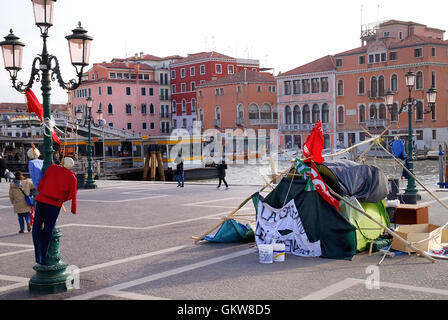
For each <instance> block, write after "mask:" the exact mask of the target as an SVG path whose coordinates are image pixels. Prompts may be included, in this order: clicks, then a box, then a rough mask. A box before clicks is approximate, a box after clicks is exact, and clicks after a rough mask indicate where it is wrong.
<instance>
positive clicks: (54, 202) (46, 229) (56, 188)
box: [33, 158, 78, 264]
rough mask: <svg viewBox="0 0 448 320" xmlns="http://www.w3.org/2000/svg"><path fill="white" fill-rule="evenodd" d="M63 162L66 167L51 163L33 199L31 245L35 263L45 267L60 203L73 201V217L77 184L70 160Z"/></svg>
mask: <svg viewBox="0 0 448 320" xmlns="http://www.w3.org/2000/svg"><path fill="white" fill-rule="evenodd" d="M70 160H71V161H70ZM63 162H64V166H65V167H62V166H58V165H55V164H51V165H50V166H49V167H48V169H47V170H46V171H45V173H44V175H43V177H42V180H40V183H39V186H38V187H37V190H38V191H39V195H38V196H37V197H36V212H35V217H34V224H33V242H34V253H35V257H36V262H37V263H39V264H46V263H45V258H46V256H47V253H48V249H49V247H50V242H51V237H52V235H53V230H54V226H55V225H56V219H57V218H58V215H59V211H60V210H61V207H62V205H63V203H64V202H65V201H68V200H72V206H71V212H72V213H73V214H76V193H77V191H78V181H77V179H76V176H75V174H74V173H73V171H71V170H70V168H72V167H73V160H72V159H68V158H64V160H63Z"/></svg>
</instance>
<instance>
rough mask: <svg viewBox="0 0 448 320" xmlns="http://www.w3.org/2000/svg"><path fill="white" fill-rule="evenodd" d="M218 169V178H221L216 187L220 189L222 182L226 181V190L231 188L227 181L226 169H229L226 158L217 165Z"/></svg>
mask: <svg viewBox="0 0 448 320" xmlns="http://www.w3.org/2000/svg"><path fill="white" fill-rule="evenodd" d="M216 169H217V170H218V178H219V184H218V186H217V187H216V189H219V188H220V187H221V182H224V184H225V185H226V190H227V189H229V185H228V184H227V181H226V170H227V163H226V161H225V160H222V162H221V163H220V164H218V165H217V166H216Z"/></svg>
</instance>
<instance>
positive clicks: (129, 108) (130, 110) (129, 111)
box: [126, 104, 132, 114]
mask: <svg viewBox="0 0 448 320" xmlns="http://www.w3.org/2000/svg"><path fill="white" fill-rule="evenodd" d="M131 113H132V106H131V105H130V104H127V105H126V114H131Z"/></svg>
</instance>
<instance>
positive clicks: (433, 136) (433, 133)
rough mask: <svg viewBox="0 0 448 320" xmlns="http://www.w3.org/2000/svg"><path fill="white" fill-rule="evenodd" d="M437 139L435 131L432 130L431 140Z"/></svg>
mask: <svg viewBox="0 0 448 320" xmlns="http://www.w3.org/2000/svg"><path fill="white" fill-rule="evenodd" d="M436 139H437V130H432V140H436Z"/></svg>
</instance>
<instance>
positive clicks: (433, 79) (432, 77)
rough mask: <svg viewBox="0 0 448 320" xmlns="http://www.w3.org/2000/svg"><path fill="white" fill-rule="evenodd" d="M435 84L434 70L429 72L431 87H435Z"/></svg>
mask: <svg viewBox="0 0 448 320" xmlns="http://www.w3.org/2000/svg"><path fill="white" fill-rule="evenodd" d="M436 86H437V85H436V72H435V71H433V72H431V87H433V88H435V87H436Z"/></svg>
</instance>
